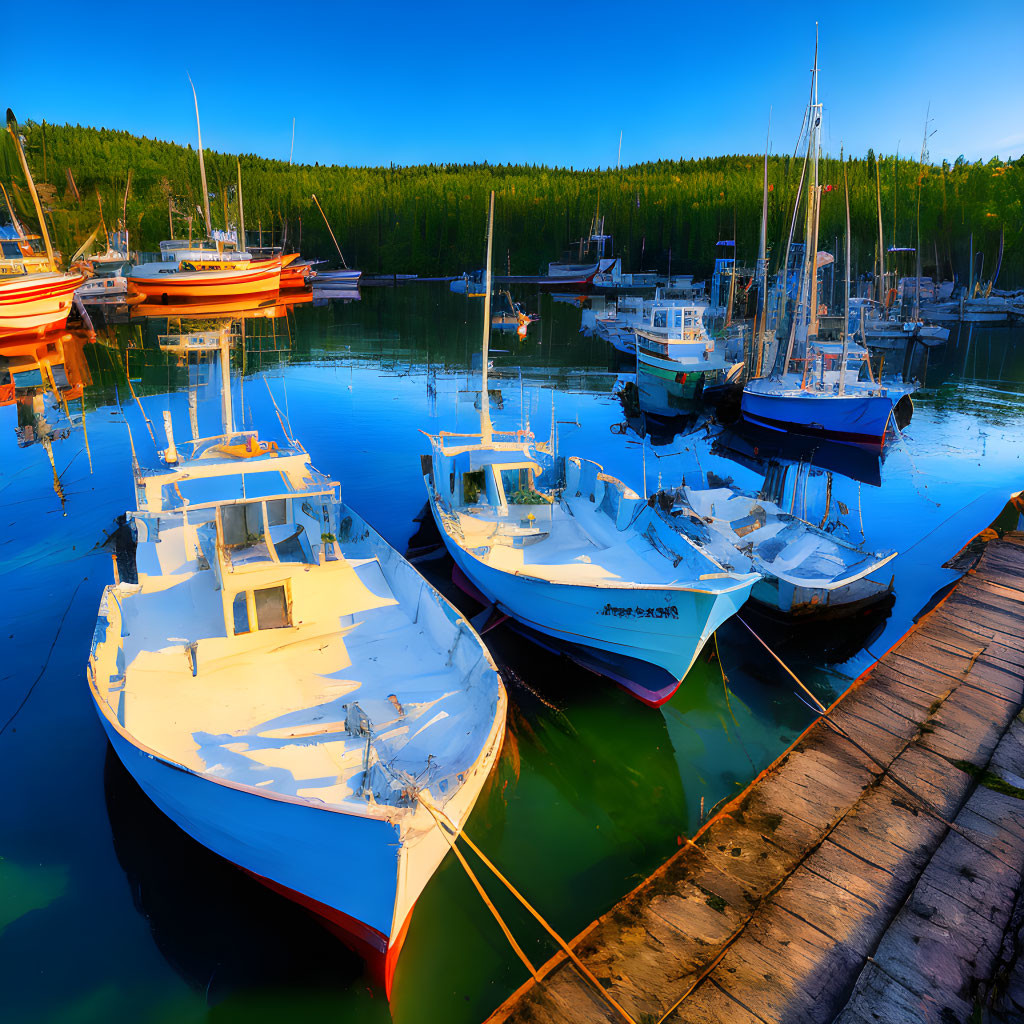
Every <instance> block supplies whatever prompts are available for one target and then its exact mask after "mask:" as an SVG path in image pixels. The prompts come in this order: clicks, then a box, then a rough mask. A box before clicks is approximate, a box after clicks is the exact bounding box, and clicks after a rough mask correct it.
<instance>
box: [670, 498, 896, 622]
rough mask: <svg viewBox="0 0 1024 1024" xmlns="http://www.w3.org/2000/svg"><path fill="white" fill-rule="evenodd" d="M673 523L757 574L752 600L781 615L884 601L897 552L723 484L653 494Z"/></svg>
mask: <svg viewBox="0 0 1024 1024" xmlns="http://www.w3.org/2000/svg"><path fill="white" fill-rule="evenodd" d="M658 505H659V508H661V509H662V510H664V511H665V512H666V513H667V514H668V515H669V516H670V517H671V520H672V522H673V524H674V525H675V526H676V528H677V529H678V530H679V531H680V532H681V533H682V534H684V535H685V536H687V537H689V538H691V539H692V540H693V541H694V542H695V543H698V544H700V545H701V546H702V547H703V548H704V549H705V550H707V551H708V552H709V553H711V554H712V555H713V556H714V558H715V559H716V560H717V561H718V562H720V563H721V564H722V565H723V566H726V567H728V568H730V569H732V570H733V571H736V572H757V573H760V574H761V579H760V580H758V582H756V583H755V584H754V586H753V588H752V589H751V591H750V599H751V600H752V601H755V602H757V603H758V604H760V605H762V606H764V607H766V608H768V609H770V610H772V611H777V612H781V613H782V614H784V615H788V616H792V617H794V618H796V617H810V616H818V617H822V618H825V617H831V618H838V617H841V616H843V615H849V614H852V613H854V612H856V611H860V610H861V609H863V608H865V607H867V606H868V605H872V604H875V603H876V602H880V601H883V600H885V599H886V598H887V597H888V596H889V595H890V594H891V593H892V587H893V577H892V575H891V573H888V572H886V573H883V572H882V571H881V570H882V569H883V568H884V567H885V566H886V565H888V564H889V562H891V561H892V560H893V559H894V558H895V557H896V552H895V551H882V552H873V551H865V550H864V549H863V548H860V547H856V546H855V545H853V544H849V543H847V542H846V541H844V540H841V539H840V538H838V537H836V536H834V535H833V534H830V533H826V532H825V531H824V530H822V529H819V528H818V527H816V526H813V525H812V524H810V523H808V522H805V521H804V520H802V519H800V518H799V517H797V516H794V515H791V514H790V513H788V512H785V511H783V509H781V508H780V507H779V506H778V505H776V504H775V503H773V502H771V501H767V500H766V499H764V498H761V497H757V496H755V495H752V494H747V493H746V492H744V491H742V490H740V489H738V488H736V487H729V486H719V487H705V488H694V487H688V486H686V485H683V486H682V487H679V488H676V489H674V490H668V491H662V492H660V493H659V495H658Z"/></svg>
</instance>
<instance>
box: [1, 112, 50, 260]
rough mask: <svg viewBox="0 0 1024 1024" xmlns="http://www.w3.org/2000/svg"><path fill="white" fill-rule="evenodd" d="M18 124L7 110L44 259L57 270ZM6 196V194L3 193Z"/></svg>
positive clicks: (8, 127) (9, 126)
mask: <svg viewBox="0 0 1024 1024" xmlns="http://www.w3.org/2000/svg"><path fill="white" fill-rule="evenodd" d="M17 127H18V122H17V121H16V120H15V117H14V111H12V110H11V108H10V107H8V108H7V131H8V132H9V133H10V136H11V138H12V139H13V140H14V148H15V149H16V150H17V151H18V159H19V160H20V161H21V169H22V171H23V172H24V174H25V181H26V182H28V191H29V194H30V195H31V196H32V205H33V206H34V207H35V209H36V216H37V217H38V218H39V233H40V234H41V235H42V236H43V243H44V245H45V246H46V257H47V259H48V260H49V261H50V269H51V270H56V269H57V260H56V259H55V258H54V255H53V246H52V245H51V244H50V232H49V231H47V230H46V221H45V220H43V207H42V204H41V203H40V202H39V194H38V193H37V192H36V184H35V182H34V181H33V180H32V173H31V172H30V171H29V169H28V160H26V159H25V150H24V149H22V148H21V136H20V135H19V134H18V132H17V131H16V129H17ZM4 195H5V196H6V192H5V193H4Z"/></svg>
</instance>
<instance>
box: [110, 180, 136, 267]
mask: <svg viewBox="0 0 1024 1024" xmlns="http://www.w3.org/2000/svg"><path fill="white" fill-rule="evenodd" d="M131 187H132V169H131V168H130V167H129V168H128V180H127V181H126V182H125V185H124V203H123V204H122V205H121V220H122V221H124V254H125V256H130V255H131V246H130V245H129V244H128V190H129V189H130V188H131ZM108 248H109V243H108Z"/></svg>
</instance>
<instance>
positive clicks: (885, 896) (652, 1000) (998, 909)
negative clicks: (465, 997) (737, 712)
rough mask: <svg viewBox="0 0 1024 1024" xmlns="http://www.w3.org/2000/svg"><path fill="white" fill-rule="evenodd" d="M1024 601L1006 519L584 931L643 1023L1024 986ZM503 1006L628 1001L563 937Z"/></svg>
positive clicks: (937, 1009) (968, 1000)
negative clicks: (1023, 715)
mask: <svg viewBox="0 0 1024 1024" xmlns="http://www.w3.org/2000/svg"><path fill="white" fill-rule="evenodd" d="M1022 613H1024V537H1022V536H1020V535H1008V536H1007V537H1006V538H1004V539H1003V540H1001V541H994V542H992V543H990V544H989V546H988V547H987V549H986V551H985V553H984V555H983V556H982V559H981V560H980V562H979V563H978V565H977V567H976V568H975V569H974V570H972V571H971V572H970V573H968V574H967V575H965V577H964V578H963V579H962V580H961V581H960V583H959V584H958V585H957V586H956V587H955V588H954V589H953V590H952V591H951V593H950V594H949V595H947V597H946V598H945V600H943V601H942V602H940V603H939V604H938V605H937V606H936V607H935V608H933V609H932V610H931V611H929V612H928V613H927V614H926V615H925V616H923V617H922V619H921V621H920V622H919V623H918V624H917V626H916V627H915V628H914V629H913V630H911V631H910V632H909V633H908V634H907V636H905V637H904V638H903V639H902V641H901V642H900V643H898V644H897V645H896V646H895V647H894V648H893V650H892V651H890V652H889V653H888V654H887V655H886V656H885V657H884V658H883V659H882V660H881V661H880V662H879V663H878V664H877V665H876V666H874V668H873V669H871V670H869V671H868V672H867V673H865V674H864V675H863V676H862V677H861V678H860V679H858V680H857V681H856V682H855V683H854V685H853V686H852V687H851V688H850V690H848V691H847V693H846V695H844V697H842V698H840V700H839V701H837V702H836V704H835V705H833V707H832V708H831V709H830V710H829V716H828V717H829V719H830V721H826V720H824V719H819V720H818V721H816V722H815V723H814V724H813V725H812V726H811V727H810V728H809V729H807V730H806V731H805V732H804V734H803V735H802V736H801V737H800V738H799V739H798V740H797V741H796V743H794V744H793V745H792V746H791V747H790V748H789V750H787V751H786V752H785V753H784V754H783V755H782V756H781V757H780V758H778V759H777V760H776V761H775V762H774V764H772V765H771V766H770V767H769V768H768V769H767V770H766V771H765V772H763V773H762V774H761V775H760V776H759V777H758V778H757V779H755V780H754V782H753V783H752V784H751V785H750V786H749V787H748V789H747V790H745V791H744V793H742V794H740V795H739V796H738V797H736V798H735V799H734V800H732V801H731V802H730V803H729V804H727V805H726V806H725V807H724V808H723V809H722V810H721V811H720V812H719V813H718V814H717V815H716V816H715V817H714V818H713V819H712V820H711V821H709V822H708V823H706V824H705V826H704V828H703V829H702V830H701V831H700V832H699V833H698V834H697V836H695V837H694V839H693V841H692V842H689V843H687V844H685V845H684V847H683V848H682V849H681V850H680V851H679V852H678V853H677V854H676V855H675V856H673V857H672V858H671V859H670V860H669V861H667V862H666V863H665V864H664V865H663V866H662V867H661V868H660V869H659V870H658V871H656V872H655V873H654V874H653V875H652V876H651V877H650V878H649V879H647V880H646V881H645V882H644V883H642V884H641V885H640V886H638V887H637V888H636V889H635V890H634V891H633V892H631V893H630V894H628V895H627V896H626V897H625V898H624V899H623V900H622V901H621V902H620V903H619V904H618V905H617V906H616V907H614V908H613V909H612V910H611V911H610V912H609V913H608V914H606V915H604V916H603V917H602V918H600V919H599V920H598V921H596V922H594V924H593V925H592V926H591V927H590V928H588V929H587V930H586V931H585V932H584V933H583V936H582V937H581V938H580V939H579V940H578V941H577V943H576V946H575V952H576V953H577V955H578V956H579V957H580V958H581V960H582V961H583V962H584V963H585V964H586V966H587V968H588V970H590V971H591V972H592V973H593V974H594V975H595V976H596V978H597V979H598V980H599V982H600V985H601V987H602V989H603V990H604V991H605V992H607V993H608V994H609V995H610V996H611V997H612V998H614V999H615V1000H616V1001H617V1002H618V1003H619V1004H620V1005H621V1006H622V1007H623V1008H624V1009H625V1010H626V1011H627V1013H628V1014H629V1015H630V1017H631V1018H632V1020H633V1021H635V1022H641V1021H642V1022H644V1024H648V1022H649V1024H656V1022H674V1024H691V1022H692V1024H705V1022H711V1021H714V1022H716V1024H774V1022H784V1021H793V1022H796V1021H799V1022H801V1024H814V1022H819V1021H820V1022H822V1024H825V1022H832V1021H836V1020H837V1019H838V1021H839V1022H841V1024H866V1022H868V1021H870V1022H871V1024H879V1022H882V1024H884V1022H886V1021H900V1022H901V1024H902V1022H904V1021H944V1020H949V1019H957V1020H964V1019H967V1017H969V1016H970V1014H971V1013H972V1012H973V1011H974V1008H975V1006H976V1005H978V1004H979V1001H984V1000H987V1002H986V1003H985V1005H986V1006H988V1007H990V1009H991V1010H992V1012H993V1013H996V1014H998V1013H1005V1012H1007V1010H1006V1007H1009V1008H1010V1010H1012V1009H1013V1007H1015V1006H1017V1005H1020V1006H1024V967H1020V966H1019V961H1020V960H1021V956H1020V954H1021V948H1020V947H1021V946H1024V899H1022V898H1021V897H1020V895H1019V893H1020V891H1021V874H1022V871H1024V800H1022V799H1019V797H1022V796H1024V723H1022V722H1021V721H1020V720H1019V719H1017V718H1016V717H1015V716H1016V715H1017V714H1018V712H1019V711H1020V708H1021V704H1022V703H1024V637H1022V633H1024V630H1022ZM1015 787H1016V788H1015ZM951 822H952V823H953V824H952V826H951V825H950V823H951ZM997 970H998V971H999V972H1001V973H1000V977H1002V978H1003V979H1004V981H1003V983H1002V984H1001V985H998V986H992V985H990V984H989V982H988V980H987V979H989V978H991V976H992V974H993V972H995V971H997ZM986 986H988V987H986ZM1018 996H1019V997H1020V1003H1015V1002H1014V999H1016V998H1018ZM1000 1000H1002V1002H1003V1003H1005V1006H1003V1005H1002V1004H1001V1003H1000ZM943 1014H945V1015H946V1016H945V1017H944V1016H943ZM950 1014H952V1015H953V1016H952V1017H950V1016H949V1015H950ZM994 1019H997V1018H994ZM1007 1019H1011V1018H1007ZM505 1021H510V1022H513V1021H514V1022H533V1021H537V1022H539V1021H545V1022H551V1024H558V1022H566V1024H568V1022H573V1024H579V1022H587V1021H609V1022H619V1024H621V1021H622V1016H621V1015H620V1014H619V1013H618V1012H617V1011H616V1010H615V1009H614V1008H613V1007H612V1006H611V1004H610V1002H609V1001H608V1000H607V999H606V998H604V997H603V996H602V995H601V993H600V992H598V991H597V990H596V989H595V988H594V987H593V986H592V984H591V983H589V982H588V981H587V980H586V979H584V977H583V976H582V974H581V973H580V972H579V971H578V970H577V969H576V968H575V967H574V966H573V965H572V963H571V962H570V961H569V960H568V958H564V957H561V958H555V959H554V960H553V961H551V962H550V963H549V965H548V971H547V973H546V975H545V976H544V978H543V980H542V981H540V982H530V983H528V984H526V985H524V986H523V987H522V988H521V989H520V990H519V991H518V992H517V993H515V994H514V995H513V996H512V997H511V998H510V999H508V1000H507V1001H506V1002H505V1003H504V1004H503V1005H502V1006H501V1007H499V1008H498V1009H497V1010H496V1011H495V1012H494V1014H493V1015H492V1016H491V1017H490V1018H489V1022H488V1024H503V1022H505Z"/></svg>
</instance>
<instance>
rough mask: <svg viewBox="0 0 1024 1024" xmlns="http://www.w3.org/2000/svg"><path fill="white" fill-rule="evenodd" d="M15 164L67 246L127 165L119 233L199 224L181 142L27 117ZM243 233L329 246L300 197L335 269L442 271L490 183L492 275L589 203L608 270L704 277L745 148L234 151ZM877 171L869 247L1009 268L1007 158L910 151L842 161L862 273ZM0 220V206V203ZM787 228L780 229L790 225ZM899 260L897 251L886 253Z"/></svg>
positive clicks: (467, 265) (468, 252)
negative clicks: (544, 159) (416, 157)
mask: <svg viewBox="0 0 1024 1024" xmlns="http://www.w3.org/2000/svg"><path fill="white" fill-rule="evenodd" d="M21 131H22V133H23V135H24V136H25V138H26V140H27V141H26V152H27V156H28V160H29V164H30V167H31V170H32V174H33V177H34V178H35V181H36V183H37V187H38V190H39V193H40V198H41V201H42V204H43V207H44V210H45V216H46V217H47V220H48V222H49V226H50V230H51V234H52V236H53V238H54V241H55V245H56V247H57V248H59V249H60V250H61V251H62V252H63V253H64V254H65V256H66V257H67V256H69V255H70V254H71V253H73V252H74V251H75V250H76V249H77V248H78V247H79V245H80V244H81V243H82V242H84V241H85V239H86V238H87V237H88V236H89V234H90V233H91V232H92V231H93V229H94V228H95V227H96V226H97V224H99V223H100V216H101V211H102V216H103V219H104V223H105V224H106V225H107V227H108V228H113V227H114V226H115V224H116V222H117V221H118V220H119V219H120V218H121V215H122V209H123V204H124V196H125V187H126V184H127V183H128V176H129V173H130V174H131V184H130V190H129V194H128V201H127V222H128V228H129V230H130V232H131V244H132V247H133V248H137V249H143V250H153V249H156V248H157V245H158V243H159V241H160V240H161V239H164V238H168V237H170V231H171V228H172V226H173V231H174V234H175V236H176V237H187V235H188V232H189V231H190V230H191V231H192V232H193V233H194V234H196V235H200V234H202V233H203V215H202V211H201V206H202V190H201V186H200V178H199V162H198V158H197V154H196V152H195V150H194V149H193V148H192V147H191V146H179V145H176V144H173V143H169V142H161V141H158V140H156V139H148V138H140V137H138V136H134V135H130V134H128V133H127V132H121V131H111V130H107V129H103V128H100V129H96V128H84V127H81V126H78V125H67V124H65V125H54V124H48V123H46V122H43V123H41V124H37V123H34V122H29V123H26V124H24V125H22V126H21ZM204 152H205V158H206V173H207V181H208V188H209V192H210V195H211V199H210V204H211V210H212V218H213V226H214V227H215V228H223V227H225V226H226V225H230V226H233V225H234V224H236V223H237V205H236V195H235V192H236V186H235V182H236V180H237V169H236V157H235V155H234V154H227V153H218V152H215V151H213V150H205V151H204ZM239 159H240V162H241V171H242V189H243V199H244V210H245V223H246V228H247V229H248V235H249V240H250V243H252V242H253V241H254V240H255V238H256V236H257V233H258V231H259V230H262V234H263V241H264V243H265V244H269V243H270V241H271V239H272V240H273V241H274V242H275V243H280V242H281V241H282V239H283V240H284V241H285V243H286V245H287V247H288V248H301V251H302V253H303V254H304V255H305V256H310V257H316V258H322V259H332V258H333V259H335V260H336V259H337V256H336V253H335V250H334V245H333V243H332V242H331V239H330V236H329V234H328V232H327V229H326V227H325V225H324V222H323V219H322V218H321V216H320V213H319V212H318V211H317V209H316V206H315V205H314V204H313V202H312V199H311V196H312V195H313V194H314V193H315V194H316V196H317V198H318V199H319V200H320V202H321V204H322V206H323V208H324V211H325V213H326V215H327V217H328V219H329V220H330V224H331V227H332V228H333V229H334V233H335V235H336V236H337V238H338V241H339V243H340V244H341V248H342V250H343V252H344V256H345V259H346V261H347V263H348V265H349V266H353V267H359V268H360V269H362V270H363V271H364V272H366V273H371V274H372V273H410V274H419V275H420V276H440V275H450V274H459V273H462V271H464V270H467V269H474V268H476V267H479V266H480V265H481V264H482V263H483V253H484V233H485V210H486V204H487V195H488V192H489V191H490V190H491V189H494V190H495V193H496V201H495V237H494V254H495V255H494V261H495V270H496V272H502V271H506V270H510V271H511V272H512V273H519V274H533V273H537V272H538V271H539V270H541V269H542V268H545V267H546V265H547V263H548V261H549V260H554V259H558V258H559V257H561V256H563V255H566V254H568V253H570V252H571V253H572V254H573V255H578V248H577V243H578V241H579V239H580V238H581V237H586V236H588V235H589V234H590V231H591V225H592V221H593V218H594V216H595V213H596V211H598V210H600V214H601V216H603V217H604V218H605V221H604V225H605V232H606V233H607V234H610V235H612V236H613V237H614V247H615V255H618V256H621V257H622V259H623V264H624V267H625V269H626V270H630V271H633V270H660V271H662V272H665V271H666V270H668V269H669V261H670V260H671V269H672V271H673V272H680V273H685V272H693V273H694V274H697V275H704V274H707V273H708V272H709V271H710V269H711V267H712V265H713V261H714V258H715V256H716V255H728V254H729V251H728V250H724V249H722V248H717V249H716V243H717V242H718V241H720V240H725V239H735V240H736V242H737V247H738V248H737V255H738V258H739V259H740V261H741V262H747V263H750V264H753V263H754V261H755V260H756V258H757V246H758V236H759V231H760V219H761V198H762V166H763V158H762V157H761V156H758V155H750V156H720V157H705V158H702V159H694V160H659V161H658V162H656V163H645V164H637V165H634V166H630V167H624V168H621V169H616V170H601V171H597V170H573V169H571V168H551V167H544V166H538V165H531V164H517V165H503V166H492V165H488V164H472V165H454V164H443V165H429V166H416V167H339V166H320V165H313V166H310V165H308V164H302V165H294V166H291V165H289V164H288V163H286V162H284V161H280V160H267V159H264V158H262V157H259V156H255V155H253V154H242V155H240V157H239ZM802 162H803V158H802V156H798V157H797V158H796V159H793V158H790V157H788V156H772V157H771V158H770V159H769V169H768V177H769V183H770V192H769V232H768V239H769V251H770V255H771V257H772V266H773V267H774V266H775V263H776V262H777V260H778V258H779V256H780V255H781V253H782V251H783V250H784V248H785V240H786V236H787V234H788V232H789V226H790V218H791V216H792V210H793V201H794V198H795V196H796V190H797V183H798V180H799V177H800V172H801V165H802ZM876 167H877V179H878V182H879V183H880V189H881V208H882V223H883V232H884V244H885V247H886V248H887V249H888V248H889V247H890V246H894V245H895V246H896V247H911V246H916V245H917V238H918V218H919V219H920V248H921V253H922V263H923V268H924V272H925V273H926V274H931V275H933V276H938V277H939V278H949V277H951V276H952V275H953V274H957V275H959V276H960V278H961V279H963V280H966V279H967V277H968V274H969V272H970V262H971V252H972V243H973V251H974V253H975V266H974V276H975V278H976V279H981V280H982V281H985V282H988V281H991V280H992V277H993V275H994V274H995V272H996V267H997V264H998V262H999V251H1000V239H1001V236H1002V238H1003V258H1002V264H1001V270H1000V273H999V277H998V282H997V283H998V286H999V287H1014V286H1019V285H1021V284H1022V283H1024V241H1022V239H1024V230H1022V229H1024V157H1022V158H1019V159H1017V160H1015V161H1000V160H998V159H993V160H991V161H989V162H988V163H983V162H980V161H979V162H975V163H968V162H966V161H965V160H963V158H961V159H958V160H957V161H956V162H955V163H952V164H950V163H948V162H943V163H942V164H940V165H936V164H932V163H927V164H924V165H920V164H919V161H918V160H917V159H916V158H911V159H907V158H905V157H899V158H898V159H897V158H896V157H894V156H878V157H876V156H875V154H874V153H872V152H870V151H869V153H868V155H867V156H866V157H864V158H856V159H855V158H850V159H847V160H846V173H847V175H848V179H849V188H850V210H851V222H852V250H853V257H852V265H853V266H852V269H853V272H854V274H855V275H856V274H857V273H858V272H862V271H870V270H871V269H872V267H873V265H874V261H875V260H876V252H877V248H878V204H877V198H876ZM0 175H2V179H0V180H2V181H3V183H4V185H5V187H6V188H7V190H8V194H9V195H10V197H11V202H12V203H13V205H14V207H15V211H16V213H17V215H18V216H19V218H24V220H25V222H26V223H27V224H28V225H29V226H34V225H35V215H34V213H33V210H32V204H31V199H30V197H29V194H28V191H27V188H26V186H25V182H24V178H23V175H22V173H21V170H20V168H19V165H18V162H17V156H16V152H15V147H14V144H13V141H12V140H11V138H10V137H9V136H8V135H7V133H4V137H3V143H2V144H0ZM821 181H822V184H823V185H824V186H825V191H824V192H823V195H822V206H821V227H820V234H819V238H820V240H821V248H824V249H830V250H831V249H833V248H834V247H835V245H836V240H837V239H838V242H839V248H840V249H841V248H842V238H843V234H844V232H845V223H846V213H845V205H844V198H843V196H844V193H843V163H842V162H841V161H840V159H838V158H835V157H827V158H825V159H823V161H822V163H821ZM0 211H2V213H3V219H6V211H5V210H3V207H0ZM799 230H800V229H799V227H798V237H799ZM900 258H901V259H902V260H904V261H905V262H904V264H902V265H899V266H898V269H900V270H901V271H902V272H903V273H913V257H912V256H906V255H904V256H902V257H900Z"/></svg>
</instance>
